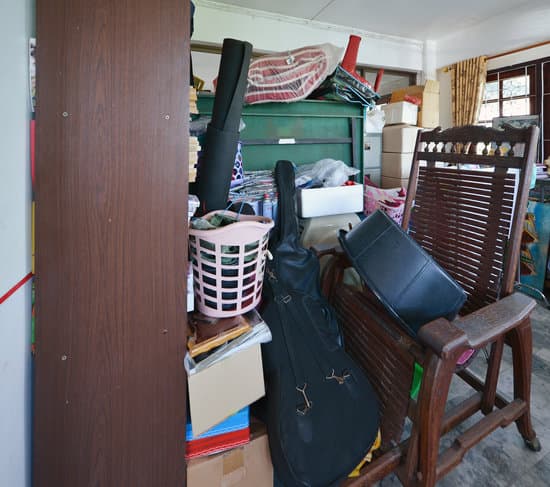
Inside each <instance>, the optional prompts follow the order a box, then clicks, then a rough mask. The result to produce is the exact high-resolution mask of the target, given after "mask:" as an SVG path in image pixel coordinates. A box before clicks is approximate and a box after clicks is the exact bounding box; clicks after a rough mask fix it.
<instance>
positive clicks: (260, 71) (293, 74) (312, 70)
mask: <svg viewBox="0 0 550 487" xmlns="http://www.w3.org/2000/svg"><path fill="white" fill-rule="evenodd" d="M343 52H344V50H343V49H341V48H339V47H337V46H334V45H332V44H328V43H327V44H320V45H318V46H306V47H301V48H298V49H294V50H292V51H287V52H281V53H277V54H268V55H266V56H261V57H259V58H257V59H256V60H254V61H252V62H251V63H250V68H249V70H248V87H247V89H246V95H245V103H249V104H253V103H267V102H272V101H278V102H291V101H298V100H302V99H304V98H306V97H307V96H308V95H310V94H311V93H312V92H313V90H315V89H316V88H317V87H318V86H319V85H320V84H321V83H322V82H323V81H324V80H325V79H326V77H327V76H329V75H330V74H331V73H332V72H334V70H335V69H336V66H338V62H339V61H340V58H341V57H342V54H343Z"/></svg>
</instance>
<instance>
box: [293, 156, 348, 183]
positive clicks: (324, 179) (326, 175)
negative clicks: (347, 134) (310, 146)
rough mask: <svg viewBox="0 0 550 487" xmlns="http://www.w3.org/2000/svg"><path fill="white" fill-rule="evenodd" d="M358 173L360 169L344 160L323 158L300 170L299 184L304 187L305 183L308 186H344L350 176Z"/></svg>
mask: <svg viewBox="0 0 550 487" xmlns="http://www.w3.org/2000/svg"><path fill="white" fill-rule="evenodd" d="M358 173H359V169H356V168H354V167H349V166H347V165H346V164H345V163H344V162H343V161H337V160H335V159H321V160H320V161H317V162H316V163H315V164H313V165H310V166H307V167H306V168H303V169H302V170H301V171H300V174H299V179H297V185H299V186H301V187H304V184H305V185H307V186H308V187H316V186H323V187H325V188H328V187H336V186H342V185H343V184H344V183H345V182H346V181H348V180H349V177H350V176H355V175H356V174H358ZM308 181H309V183H308Z"/></svg>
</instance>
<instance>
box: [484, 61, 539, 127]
mask: <svg viewBox="0 0 550 487" xmlns="http://www.w3.org/2000/svg"><path fill="white" fill-rule="evenodd" d="M539 113H540V110H539V107H538V97H537V73H536V65H535V64H532V65H529V66H525V67H522V68H518V69H508V70H502V71H498V72H496V73H490V74H488V75H487V84H486V85H485V93H484V96H483V103H482V105H481V110H480V112H479V123H480V124H482V125H487V126H491V124H492V120H493V118H495V117H509V116H520V115H537V114H539Z"/></svg>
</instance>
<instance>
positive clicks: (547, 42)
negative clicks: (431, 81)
mask: <svg viewBox="0 0 550 487" xmlns="http://www.w3.org/2000/svg"><path fill="white" fill-rule="evenodd" d="M549 44H550V41H543V42H537V43H536V44H531V45H530V46H525V47H519V48H517V49H512V50H511V51H506V52H501V53H499V54H493V55H492V56H485V57H486V58H487V60H490V59H497V58H499V57H504V56H509V55H511V54H517V53H518V52H523V51H528V50H530V49H534V48H536V47H541V46H546V45H549ZM452 66H453V65H452V64H451V65H449V66H445V67H444V68H442V71H443V72H444V73H446V72H448V71H449V70H450V69H451V68H452Z"/></svg>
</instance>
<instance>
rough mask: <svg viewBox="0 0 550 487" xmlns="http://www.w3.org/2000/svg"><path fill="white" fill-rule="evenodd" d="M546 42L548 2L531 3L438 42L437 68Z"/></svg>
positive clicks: (549, 22) (548, 34) (549, 34)
mask: <svg viewBox="0 0 550 487" xmlns="http://www.w3.org/2000/svg"><path fill="white" fill-rule="evenodd" d="M449 21H450V22H451V21H452V19H449ZM546 40H550V2H548V0H534V1H533V0H532V1H530V2H528V3H526V4H525V5H523V6H522V7H521V8H518V9H514V10H509V11H507V12H504V13H502V14H500V15H495V16H492V17H491V18H490V19H488V20H486V21H485V22H482V23H480V24H477V25H475V26H472V27H470V28H468V29H464V30H462V31H460V32H458V33H456V34H453V35H450V36H448V37H445V38H443V39H439V40H438V42H437V67H439V68H441V67H444V66H447V65H448V64H452V63H454V62H457V61H462V60H464V59H468V58H472V57H475V56H480V55H483V54H486V55H492V54H499V53H501V52H506V51H510V50H513V49H517V48H520V47H524V46H529V45H531V44H535V43H537V42H541V41H546Z"/></svg>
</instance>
